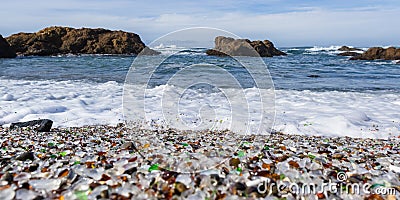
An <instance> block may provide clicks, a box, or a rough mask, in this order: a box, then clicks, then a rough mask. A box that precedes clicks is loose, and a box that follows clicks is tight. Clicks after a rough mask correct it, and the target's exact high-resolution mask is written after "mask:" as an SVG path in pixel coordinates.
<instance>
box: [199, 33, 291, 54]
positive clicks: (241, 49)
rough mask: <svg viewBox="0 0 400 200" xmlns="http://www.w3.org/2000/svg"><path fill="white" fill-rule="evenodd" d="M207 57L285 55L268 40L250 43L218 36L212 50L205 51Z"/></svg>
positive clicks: (245, 40) (246, 40)
mask: <svg viewBox="0 0 400 200" xmlns="http://www.w3.org/2000/svg"><path fill="white" fill-rule="evenodd" d="M206 53H207V55H213V56H228V55H229V56H252V57H259V56H261V57H272V56H284V55H286V53H284V52H282V51H279V50H278V49H276V48H275V46H274V44H273V43H272V42H271V41H269V40H264V41H260V40H256V41H250V40H248V39H234V38H230V37H224V36H218V37H216V38H215V47H214V49H209V50H207V51H206Z"/></svg>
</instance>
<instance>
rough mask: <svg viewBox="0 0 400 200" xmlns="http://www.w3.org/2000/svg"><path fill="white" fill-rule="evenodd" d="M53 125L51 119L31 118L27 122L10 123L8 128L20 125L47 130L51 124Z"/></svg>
mask: <svg viewBox="0 0 400 200" xmlns="http://www.w3.org/2000/svg"><path fill="white" fill-rule="evenodd" d="M52 125H53V121H51V120H49V119H39V120H33V121H28V122H17V123H12V124H11V126H10V129H14V128H17V127H19V128H22V127H32V128H33V129H35V130H36V131H38V132H49V131H50V129H51V126H52Z"/></svg>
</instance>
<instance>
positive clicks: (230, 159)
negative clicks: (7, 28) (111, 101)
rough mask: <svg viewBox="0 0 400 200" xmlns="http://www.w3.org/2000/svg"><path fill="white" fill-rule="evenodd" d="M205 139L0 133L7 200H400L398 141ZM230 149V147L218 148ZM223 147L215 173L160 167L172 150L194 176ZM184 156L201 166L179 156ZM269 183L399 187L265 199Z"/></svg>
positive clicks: (65, 131)
mask: <svg viewBox="0 0 400 200" xmlns="http://www.w3.org/2000/svg"><path fill="white" fill-rule="evenodd" d="M132 132H136V133H137V134H131V133H132ZM199 133H200V134H202V135H205V136H206V137H196V138H197V140H196V141H194V140H190V139H189V140H185V138H184V136H185V134H187V133H183V132H179V131H175V130H172V129H170V130H165V131H161V130H153V131H150V130H140V129H130V128H126V127H124V126H116V127H111V126H85V127H79V128H77V127H75V128H61V129H60V128H54V129H52V132H44V133H37V132H35V131H31V130H29V129H26V128H22V129H17V130H14V131H9V130H8V129H7V128H0V134H1V137H0V138H2V140H1V145H2V146H1V153H2V159H1V168H0V169H1V170H0V174H1V177H0V179H1V180H2V181H0V183H1V185H0V197H3V198H6V197H11V196H12V197H15V198H18V197H21V195H23V196H24V197H38V196H42V197H44V198H58V199H62V198H65V199H71V198H78V199H80V198H88V199H92V198H96V197H102V198H110V199H117V198H120V199H127V198H132V197H134V198H135V199H143V198H166V199H173V198H188V199H190V198H197V199H198V198H202V199H204V198H209V199H232V198H255V199H257V198H264V197H266V196H267V195H268V194H269V193H270V197H273V198H283V197H286V198H287V199H291V198H295V196H302V197H307V198H320V197H325V198H326V197H329V198H334V197H336V198H338V197H340V198H346V197H354V198H366V199H373V197H374V198H375V199H382V198H386V199H394V198H396V197H397V198H399V194H400V193H399V192H400V185H399V184H398V183H399V174H400V168H399V167H397V166H399V164H400V163H399V161H400V159H399V158H400V157H399V155H400V154H399V153H400V146H399V145H400V140H399V139H391V140H376V139H357V138H349V137H336V138H330V137H321V136H299V135H285V134H281V133H276V134H272V135H270V137H268V138H267V137H265V138H258V139H257V138H256V140H246V141H244V140H241V142H238V141H237V140H236V139H235V138H234V137H225V138H222V139H221V138H220V139H217V140H211V138H213V136H220V135H221V134H223V135H225V136H232V134H231V133H229V132H207V133H204V132H194V134H199ZM138 135H140V136H141V137H137V136H138ZM197 136H198V135H197ZM182 137H183V138H182ZM149 138H153V139H152V140H149ZM188 138H190V137H188ZM188 138H186V139H188ZM192 139H193V138H192ZM214 139H215V138H214ZM242 139H243V138H242ZM247 139H249V138H247ZM253 139H254V138H253ZM235 140H236V142H235ZM224 144H225V145H226V146H222V147H221V146H219V145H224ZM260 147H261V148H260ZM221 148H222V149H226V151H225V152H226V154H225V156H224V158H226V159H225V160H224V161H223V162H220V163H217V164H216V165H215V167H210V169H203V170H199V171H191V172H190V173H176V172H174V171H171V170H168V169H166V168H167V167H163V166H167V164H171V165H169V167H173V166H175V165H174V163H172V162H166V160H168V159H169V158H168V156H167V157H165V158H164V160H163V159H162V158H161V157H162V156H163V155H164V156H165V155H168V154H164V153H162V152H168V151H165V150H169V151H172V152H170V153H174V152H175V153H176V152H178V153H181V154H177V156H176V157H172V160H176V161H180V162H181V163H186V164H185V165H183V166H184V167H186V168H188V167H189V168H190V167H196V166H202V165H207V159H206V158H202V157H199V155H197V154H196V152H203V153H204V152H213V150H214V151H218V150H219V149H221ZM160 152H161V153H160ZM187 153H189V154H190V155H192V156H194V158H193V157H192V158H191V159H189V160H185V158H184V157H179V156H180V155H186V154H187ZM160 156H161V157H160ZM195 157H197V158H200V160H196V159H195ZM204 159H205V160H204ZM181 163H177V164H181ZM339 172H343V173H345V175H346V179H345V180H338V173H339ZM263 180H268V181H269V182H268V183H275V184H289V185H294V184H298V185H301V184H303V185H304V184H311V183H314V184H317V185H321V184H323V183H324V182H326V181H331V182H333V183H335V184H367V183H368V184H370V185H371V186H374V187H378V186H379V187H385V188H387V189H388V190H389V189H390V188H394V191H396V194H395V195H394V196H393V195H378V196H379V197H378V196H376V195H372V194H367V193H365V191H364V192H361V193H360V195H358V194H351V196H346V195H348V194H346V193H332V191H331V192H326V193H325V194H324V193H321V192H316V193H315V194H295V193H293V194H292V193H290V191H288V190H278V189H277V188H275V189H274V188H273V187H271V190H269V189H267V190H266V191H268V192H266V191H265V192H263V191H259V189H260V188H259V186H260V183H262V181H263ZM261 189H262V188H261ZM286 189H287V188H286ZM372 189H376V188H372ZM372 189H371V190H372ZM353 192H354V191H353ZM26 195H28V196H26ZM6 199H7V198H6Z"/></svg>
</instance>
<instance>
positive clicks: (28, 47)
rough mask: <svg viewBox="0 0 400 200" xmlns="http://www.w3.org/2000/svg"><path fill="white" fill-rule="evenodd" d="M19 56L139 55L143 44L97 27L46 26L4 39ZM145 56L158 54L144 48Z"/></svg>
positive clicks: (136, 38) (133, 36) (129, 35)
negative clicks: (37, 30)
mask: <svg viewBox="0 0 400 200" xmlns="http://www.w3.org/2000/svg"><path fill="white" fill-rule="evenodd" d="M6 40H7V41H8V43H9V44H10V45H11V47H12V48H14V49H15V50H16V52H17V54H20V55H26V56H29V55H36V56H50V55H58V54H136V55H137V54H139V53H140V52H141V51H142V50H144V49H145V47H146V46H145V44H144V43H143V42H142V41H141V39H140V37H139V35H137V34H135V33H129V32H124V31H111V30H107V29H102V28H97V29H91V28H80V29H75V28H70V27H48V28H45V29H43V30H40V31H39V32H36V33H18V34H14V35H11V36H9V37H7V38H6ZM145 53H146V55H149V54H151V55H155V54H157V52H156V51H154V50H151V51H150V49H149V50H145Z"/></svg>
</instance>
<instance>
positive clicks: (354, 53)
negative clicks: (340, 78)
mask: <svg viewBox="0 0 400 200" xmlns="http://www.w3.org/2000/svg"><path fill="white" fill-rule="evenodd" d="M359 55H361V53H357V52H351V51H347V52H343V53H339V54H338V56H359Z"/></svg>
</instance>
